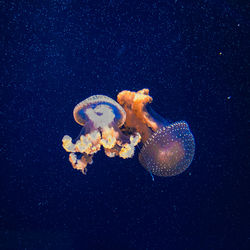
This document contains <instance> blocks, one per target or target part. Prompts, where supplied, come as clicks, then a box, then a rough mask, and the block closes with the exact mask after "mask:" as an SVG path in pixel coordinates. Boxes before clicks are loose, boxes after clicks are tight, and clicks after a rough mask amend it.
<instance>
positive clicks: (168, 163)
mask: <svg viewBox="0 0 250 250" xmlns="http://www.w3.org/2000/svg"><path fill="white" fill-rule="evenodd" d="M152 100H153V99H152V97H150V96H149V90H148V89H142V90H140V91H137V92H132V91H122V92H120V93H119V94H118V96H117V101H118V103H120V104H121V106H122V107H123V108H124V110H125V112H126V114H127V118H126V121H125V124H124V125H125V127H127V128H129V129H131V128H134V129H135V130H136V131H137V132H138V133H140V135H141V137H142V143H143V147H142V149H141V151H140V153H139V161H140V163H141V164H142V166H143V167H144V168H145V169H146V170H148V171H149V172H150V173H152V174H155V175H158V176H174V175H177V174H180V173H182V172H183V171H184V170H186V169H187V168H188V167H189V166H190V164H191V162H192V160H193V157H194V152H195V142H194V137H193V135H192V133H191V132H190V129H189V126H188V124H187V123H186V122H185V121H181V122H175V123H172V124H170V123H169V122H168V121H167V120H164V119H163V118H162V117H161V118H160V119H159V117H160V116H159V115H157V118H158V120H157V118H156V116H155V115H154V116H153V115H152V114H154V113H155V112H154V111H153V110H152V109H151V112H150V113H149V112H148V110H147V107H148V104H149V103H151V102H152Z"/></svg>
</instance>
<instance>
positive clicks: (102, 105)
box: [73, 95, 126, 129]
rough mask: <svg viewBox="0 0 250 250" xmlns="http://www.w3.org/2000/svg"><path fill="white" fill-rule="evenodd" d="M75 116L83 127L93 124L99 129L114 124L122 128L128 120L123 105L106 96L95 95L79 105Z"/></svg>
mask: <svg viewBox="0 0 250 250" xmlns="http://www.w3.org/2000/svg"><path fill="white" fill-rule="evenodd" d="M73 116H74V119H75V121H76V122H77V123H78V124H80V125H81V126H85V125H86V123H91V124H90V125H93V126H94V128H99V129H102V128H103V127H105V126H108V125H109V124H110V123H112V122H114V123H115V124H116V125H117V126H118V127H121V126H122V125H123V124H124V122H125V120H126V113H125V111H124V109H123V108H122V107H121V105H119V104H118V103H117V102H116V101H114V100H113V99H112V98H110V97H108V96H105V95H93V96H90V97H89V98H87V99H85V100H83V101H82V102H80V103H78V104H77V105H76V106H75V108H74V110H73Z"/></svg>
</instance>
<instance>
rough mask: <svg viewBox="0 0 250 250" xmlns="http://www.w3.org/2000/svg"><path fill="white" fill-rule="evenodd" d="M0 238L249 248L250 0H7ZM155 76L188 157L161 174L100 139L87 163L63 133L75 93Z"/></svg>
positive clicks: (102, 245) (64, 245) (147, 81)
mask: <svg viewBox="0 0 250 250" xmlns="http://www.w3.org/2000/svg"><path fill="white" fill-rule="evenodd" d="M246 2H247V1H246ZM0 12H1V13H0V20H1V21H0V24H1V27H0V29H1V30H0V46H1V47H0V53H1V54H0V60H1V61H0V62H1V64H0V84H1V113H0V115H1V127H0V135H1V167H0V176H1V177H0V195H1V196H0V248H1V249H150V250H151V249H170V250H172V249H247V244H249V230H247V226H248V228H249V223H248V222H247V221H248V219H249V215H248V213H247V210H248V208H249V206H248V205H249V203H248V195H247V194H248V189H247V173H248V172H247V170H248V169H249V156H248V153H249V150H248V149H249V147H248V144H247V142H248V135H249V134H248V133H247V132H246V130H245V128H246V127H247V125H248V120H249V112H248V107H249V106H248V103H247V100H249V99H247V97H248V93H249V73H248V72H247V69H248V71H249V57H248V53H249V49H247V45H248V44H247V43H248V42H249V33H248V31H249V19H248V15H249V4H248V5H247V4H244V3H240V2H238V3H237V4H236V3H235V2H233V1H205V0H203V1H201V0H195V1H191V0H189V1H181V0H178V1H176V0H168V1H135V0H134V1H132V0H131V1H127V0H103V1H94V0H93V1H74V0H64V1H59V0H53V1H52V0H51V1H48V0H46V1H45V0H44V1H23V0H19V1H7V0H6V1H0ZM145 87H147V88H149V89H150V94H151V96H153V98H154V102H153V104H152V105H151V106H152V107H153V109H154V110H155V111H156V112H158V113H159V114H160V115H162V116H164V117H166V118H167V119H170V120H172V121H178V120H186V121H187V122H188V123H189V125H190V128H191V130H192V132H193V134H194V136H195V139H196V154H195V158H194V161H193V163H192V165H191V166H190V168H189V169H188V170H187V171H186V172H184V173H183V174H181V175H178V176H176V177H172V178H159V177H155V181H154V182H152V180H151V177H150V175H149V174H148V173H147V172H146V171H145V170H144V168H143V167H141V166H140V164H139V162H138V159H137V157H134V158H133V159H129V160H123V159H120V158H115V159H111V158H108V157H106V156H105V155H104V153H103V152H99V153H98V154H96V155H95V157H94V163H93V165H92V166H90V167H89V170H88V174H87V176H84V175H82V174H81V173H80V172H79V171H76V170H74V169H73V168H72V167H71V165H70V163H69V162H68V154H67V153H66V152H65V151H64V150H63V148H62V146H61V139H62V137H63V136H64V135H65V134H69V135H70V136H72V137H76V136H77V135H78V134H79V132H80V129H81V128H80V126H79V125H77V124H76V123H75V122H74V120H73V117H72V111H73V108H74V106H75V105H76V104H77V103H78V102H80V101H82V100H83V99H85V98H87V97H89V96H91V95H93V94H104V95H108V96H110V97H112V98H116V95H117V93H118V92H120V91H121V90H124V89H128V90H136V91H137V90H140V89H142V88H145Z"/></svg>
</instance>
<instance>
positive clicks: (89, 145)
mask: <svg viewBox="0 0 250 250" xmlns="http://www.w3.org/2000/svg"><path fill="white" fill-rule="evenodd" d="M73 116H74V119H75V121H76V122H77V123H78V124H79V125H81V126H82V131H81V132H80V135H79V136H78V137H77V138H76V140H74V141H73V140H72V138H71V137H70V136H69V135H65V136H64V137H63V139H62V146H63V148H64V149H65V150H66V151H67V152H69V153H70V154H69V161H70V163H71V165H72V166H73V168H75V169H78V170H80V171H82V173H83V174H86V173H87V165H88V164H92V162H93V155H94V154H95V153H97V152H98V151H99V150H100V149H101V147H103V148H104V151H105V154H106V155H107V156H109V157H114V156H119V157H122V158H124V159H126V158H131V157H133V155H134V149H135V146H136V145H137V144H138V143H139V142H140V140H141V136H140V134H139V133H138V132H136V131H134V133H129V134H126V133H123V132H122V131H121V129H120V128H121V127H122V126H123V124H124V122H125V121H126V112H125V111H124V109H123V108H122V107H121V106H120V105H119V104H118V103H117V102H116V101H114V100H113V99H111V98H109V97H107V96H104V95H94V96H91V97H89V98H87V99H85V100H84V101H82V102H80V103H79V104H77V105H76V106H75V108H74V110H73Z"/></svg>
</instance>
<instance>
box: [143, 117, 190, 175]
mask: <svg viewBox="0 0 250 250" xmlns="http://www.w3.org/2000/svg"><path fill="white" fill-rule="evenodd" d="M194 151H195V142H194V137H193V135H192V133H191V132H190V130H189V127H188V124H187V123H186V122H185V121H181V122H175V123H173V124H171V125H169V126H167V127H163V128H161V129H159V130H158V131H157V132H155V133H153V134H152V136H151V137H150V138H149V139H148V140H147V141H146V143H144V145H143V147H142V149H141V151H140V153H139V161H140V163H141V164H142V166H143V167H144V168H145V169H146V170H148V171H149V172H151V173H152V174H154V175H157V176H174V175H178V174H180V173H182V172H183V171H185V170H186V169H187V168H188V167H189V166H190V164H191V162H192V160H193V157H194Z"/></svg>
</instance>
